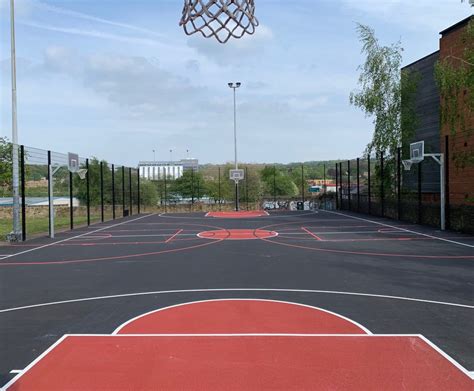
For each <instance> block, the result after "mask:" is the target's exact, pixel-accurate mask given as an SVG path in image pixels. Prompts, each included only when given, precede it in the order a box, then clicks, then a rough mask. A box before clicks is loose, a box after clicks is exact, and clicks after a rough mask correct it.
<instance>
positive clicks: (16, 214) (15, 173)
mask: <svg viewBox="0 0 474 391" xmlns="http://www.w3.org/2000/svg"><path fill="white" fill-rule="evenodd" d="M10 31H11V72H12V74H11V83H12V182H13V183H12V187H13V233H12V235H11V240H13V241H18V240H19V239H20V189H19V176H20V174H19V173H20V172H19V167H18V121H17V98H16V48H15V2H14V0H10Z"/></svg>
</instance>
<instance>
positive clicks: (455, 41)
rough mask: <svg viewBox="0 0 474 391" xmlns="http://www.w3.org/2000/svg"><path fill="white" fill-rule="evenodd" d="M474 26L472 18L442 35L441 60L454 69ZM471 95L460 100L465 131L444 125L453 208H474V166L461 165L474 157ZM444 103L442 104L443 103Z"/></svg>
mask: <svg viewBox="0 0 474 391" xmlns="http://www.w3.org/2000/svg"><path fill="white" fill-rule="evenodd" d="M470 21H472V22H471V23H474V17H473V16H471V17H469V18H466V19H464V20H462V21H461V22H459V23H457V24H455V25H454V26H451V27H449V28H448V29H446V30H443V31H442V32H441V39H440V50H439V61H441V62H443V61H449V62H450V63H451V64H452V65H453V66H454V67H456V66H459V65H460V64H462V60H465V59H464V56H465V49H466V46H467V45H472V44H473V43H472V42H467V41H466V30H467V27H468V24H469V22H470ZM468 93H471V94H472V93H474V92H473V91H469V92H468V91H467V90H464V91H463V92H462V93H461V96H460V97H459V108H460V110H463V113H464V118H465V125H466V129H465V130H464V131H463V130H462V129H460V126H458V127H457V129H456V131H455V133H454V134H453V133H452V131H451V129H450V127H449V126H447V125H444V124H443V123H441V132H440V133H441V140H440V141H441V142H440V144H441V150H442V151H444V152H447V154H448V156H449V164H448V166H449V169H448V173H447V174H448V178H449V202H450V204H452V205H459V204H467V205H474V165H473V164H472V162H471V163H470V164H462V159H459V158H460V157H462V156H468V155H469V154H470V155H471V156H474V113H473V112H472V111H470V110H469V108H468V106H467V104H466V99H467V96H468ZM441 104H442V101H441ZM446 136H448V139H449V142H448V143H449V148H448V149H446V144H445V140H446Z"/></svg>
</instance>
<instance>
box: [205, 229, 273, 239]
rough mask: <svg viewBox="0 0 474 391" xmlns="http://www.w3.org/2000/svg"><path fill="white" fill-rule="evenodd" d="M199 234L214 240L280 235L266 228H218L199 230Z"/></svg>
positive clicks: (265, 237) (266, 237)
mask: <svg viewBox="0 0 474 391" xmlns="http://www.w3.org/2000/svg"><path fill="white" fill-rule="evenodd" d="M197 236H198V237H199V238H201V239H212V240H255V239H269V238H274V237H275V236H278V233H277V232H275V231H267V230H265V229H218V230H214V231H203V232H199V233H198V234H197Z"/></svg>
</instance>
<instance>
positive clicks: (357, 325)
mask: <svg viewBox="0 0 474 391" xmlns="http://www.w3.org/2000/svg"><path fill="white" fill-rule="evenodd" d="M219 301H262V302H267V303H279V304H290V305H295V306H299V307H305V308H310V309H312V310H317V311H321V312H325V313H327V314H330V315H334V316H336V317H338V318H341V319H343V320H345V321H347V322H349V323H352V324H353V325H355V326H356V327H359V328H360V329H361V330H362V331H364V332H365V333H366V335H373V333H372V332H371V331H370V330H369V329H368V328H366V327H364V326H362V325H361V324H360V323H358V322H356V321H354V320H352V319H350V318H347V317H345V316H344V315H341V314H338V313H336V312H332V311H329V310H326V309H324V308H320V307H315V306H312V305H309V304H303V303H296V302H292V301H286V300H273V299H255V298H243V299H241V298H230V299H205V300H197V301H189V302H185V303H180V304H174V305H171V306H167V307H163V308H158V309H156V310H152V311H149V312H146V313H144V314H141V315H138V316H136V317H134V318H132V319H129V320H127V321H126V322H125V323H122V324H121V325H120V326H119V327H117V328H116V329H115V330H114V331H112V335H119V334H117V333H118V332H119V331H120V330H122V329H123V328H124V327H126V326H128V325H129V324H130V323H133V322H134V321H136V320H138V319H140V318H143V317H145V316H148V315H151V314H154V313H157V312H162V311H165V310H169V309H172V308H177V307H184V306H186V305H192V304H200V303H213V302H219Z"/></svg>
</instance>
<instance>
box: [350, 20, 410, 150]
mask: <svg viewBox="0 0 474 391" xmlns="http://www.w3.org/2000/svg"><path fill="white" fill-rule="evenodd" d="M357 32H358V35H359V40H360V42H361V43H362V53H363V54H365V56H366V59H365V63H364V64H363V65H361V66H359V68H358V69H359V70H361V74H360V76H359V85H360V90H356V91H353V92H352V93H351V94H350V103H351V104H353V105H354V106H356V107H359V108H361V109H362V110H363V111H364V112H365V113H366V115H367V116H369V117H373V122H374V133H373V137H372V141H371V142H370V143H369V144H368V145H367V152H368V153H370V152H373V151H375V152H376V153H380V152H388V154H390V155H391V156H395V154H396V151H397V148H398V147H399V145H400V144H401V142H402V139H405V138H409V134H412V133H413V132H414V130H415V128H416V120H415V118H413V117H412V116H413V115H414V110H408V109H407V110H404V112H405V113H404V120H403V126H402V111H403V107H402V105H406V106H407V107H409V106H410V104H412V102H413V101H412V100H411V101H410V99H407V98H408V97H411V96H413V95H414V92H415V91H416V88H415V87H414V85H416V83H417V80H416V75H413V74H409V73H406V72H401V71H400V68H401V63H402V51H403V48H402V46H401V43H400V41H398V42H396V43H393V44H391V45H390V46H383V45H381V44H380V42H379V41H378V39H377V38H376V36H375V31H374V30H373V29H371V28H370V27H369V26H365V25H362V24H358V25H357ZM402 96H403V97H405V99H404V100H403V103H402Z"/></svg>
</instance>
